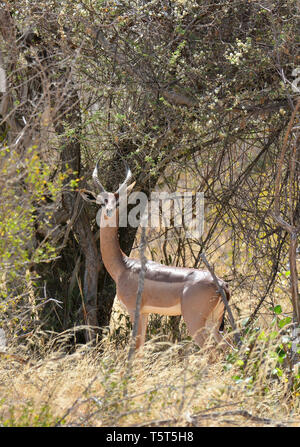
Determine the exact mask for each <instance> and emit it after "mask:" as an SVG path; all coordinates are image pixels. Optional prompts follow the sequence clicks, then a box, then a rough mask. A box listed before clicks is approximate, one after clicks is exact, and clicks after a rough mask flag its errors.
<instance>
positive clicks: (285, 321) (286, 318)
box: [278, 317, 292, 329]
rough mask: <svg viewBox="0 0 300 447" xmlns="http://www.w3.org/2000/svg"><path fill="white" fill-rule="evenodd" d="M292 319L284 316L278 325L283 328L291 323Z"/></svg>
mask: <svg viewBox="0 0 300 447" xmlns="http://www.w3.org/2000/svg"><path fill="white" fill-rule="evenodd" d="M291 321H292V319H291V317H285V318H282V320H279V321H278V326H279V327H280V329H282V328H283V327H284V326H286V325H287V324H289V323H290V322H291Z"/></svg>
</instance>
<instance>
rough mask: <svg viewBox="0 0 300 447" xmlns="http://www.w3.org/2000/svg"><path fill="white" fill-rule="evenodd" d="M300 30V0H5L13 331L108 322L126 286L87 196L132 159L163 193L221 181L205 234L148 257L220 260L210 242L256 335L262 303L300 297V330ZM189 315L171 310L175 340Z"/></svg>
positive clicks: (5, 230)
mask: <svg viewBox="0 0 300 447" xmlns="http://www.w3.org/2000/svg"><path fill="white" fill-rule="evenodd" d="M298 26H299V10H298V9H297V2H295V1H293V0H289V1H271V0H264V1H260V2H257V1H236V0H234V1H228V2H223V1H222V2H220V1H215V0H212V1H210V2H207V1H202V0H199V1H179V0H178V1H172V2H170V1H167V0H161V1H159V0H154V1H132V2H128V1H97V0H83V1H78V0H75V1H72V2H70V1H61V0H60V1H54V0H51V1H47V2H43V1H30V2H28V1H25V0H14V1H10V0H6V1H3V2H1V10H0V31H1V40H0V49H1V57H0V63H1V67H2V71H3V72H4V73H5V78H6V89H5V91H3V92H2V93H1V94H0V95H1V110H0V114H1V116H0V118H1V123H0V126H1V135H0V137H1V151H0V166H1V178H0V184H1V188H0V199H1V204H0V235H1V240H0V293H1V303H0V305H1V313H0V318H1V325H2V327H3V328H5V331H6V332H7V334H8V336H13V335H14V336H15V337H19V338H18V339H19V340H23V339H26V337H28V336H29V335H30V334H31V333H32V331H34V330H35V329H37V328H42V329H43V330H48V331H49V330H50V331H55V332H62V331H64V330H66V329H68V328H71V327H73V326H74V325H79V324H82V323H84V324H90V325H92V326H94V327H99V328H102V327H104V326H107V325H108V324H109V321H110V315H111V309H112V305H113V300H114V296H115V288H114V283H113V282H112V280H111V279H110V277H109V275H108V274H107V273H106V271H105V269H104V266H103V264H102V261H101V255H100V252H99V232H98V227H97V225H96V222H95V215H96V211H97V210H96V208H95V209H94V208H88V207H86V205H85V204H84V203H83V201H82V200H81V199H80V197H79V194H78V188H80V187H88V188H90V189H91V186H90V185H89V184H90V180H91V172H92V169H93V167H94V164H95V160H96V159H97V158H98V157H99V156H100V157H101V163H100V173H101V182H102V183H103V184H104V185H105V187H106V188H107V189H108V190H110V189H114V188H115V189H116V188H117V185H118V184H119V182H120V181H121V180H123V176H124V172H123V171H124V169H123V163H122V160H123V159H126V161H127V162H128V164H129V165H130V167H131V169H132V171H133V175H134V178H135V179H136V180H137V187H136V188H137V190H142V191H144V192H146V193H147V194H148V195H149V194H150V192H151V191H153V190H154V189H155V188H156V189H157V190H159V189H167V188H168V189H169V190H170V191H175V190H184V191H186V190H189V191H193V192H200V191H201V192H204V197H205V232H204V235H203V237H202V238H201V239H199V240H198V239H197V240H192V239H186V238H185V237H184V233H182V232H179V231H178V230H176V231H175V229H166V230H164V231H163V232H162V233H161V234H160V233H159V232H152V233H151V234H150V233H149V235H148V255H149V256H152V258H153V259H155V260H156V261H159V262H164V263H168V264H174V265H186V266H195V267H202V268H203V266H202V265H201V262H200V254H201V252H203V251H205V252H206V254H207V257H208V258H209V259H210V260H211V262H213V263H214V265H215V270H216V272H217V273H218V275H219V276H223V277H224V278H225V279H226V280H227V281H228V282H229V284H230V288H231V291H232V295H233V299H232V305H233V310H234V312H235V314H236V315H238V316H240V315H241V316H243V317H245V318H246V320H244V325H245V328H247V327H248V326H250V325H251V324H253V323H254V322H255V319H256V317H257V316H258V314H259V313H260V314H261V315H264V314H266V313H268V314H273V315H276V309H277V312H278V309H279V308H278V305H279V306H280V305H281V304H282V303H283V299H284V298H286V297H288V300H290V303H291V305H289V306H287V307H284V306H283V307H284V309H283V310H284V312H285V315H286V316H287V318H289V320H287V321H288V322H290V321H292V320H291V318H292V316H293V315H294V318H295V321H298V323H299V297H298V290H297V269H296V267H295V262H296V261H295V259H296V247H297V238H298V237H299V222H300V195H299V172H300V171H299V169H300V167H299V140H298V128H299V117H298V113H297V104H298V103H297V98H298V96H299V92H297V89H296V88H295V86H294V87H293V84H292V83H293V81H294V80H295V76H293V70H294V69H295V68H297V67H299V66H300V55H299V32H298V31H299V29H298ZM135 241H136V242H135ZM137 241H138V238H137V239H136V229H133V228H131V229H127V228H126V229H122V230H121V231H120V244H121V246H122V249H123V250H124V251H125V252H126V253H130V251H131V249H132V248H134V247H136V246H137V243H138V242H137ZM288 263H289V264H288ZM291 266H292V268H291ZM291 284H292V291H291ZM241 297H243V299H242V301H241V300H240V298H241ZM235 298H236V299H235ZM276 306H277V307H276ZM274 309H275V310H274ZM178 324H179V322H178V319H177V320H176V319H175V320H174V319H173V320H171V324H170V328H171V329H170V328H169V329H170V330H171V333H172V336H173V338H176V337H177V338H178V337H179V338H180V335H178V333H177V332H178ZM159 326H161V322H160V320H159V322H157V320H155V319H154V320H153V331H155V328H157V327H159ZM99 330H100V329H99ZM172 331H173V332H172ZM176 331H177V332H176ZM176 333H177V335H176ZM82 335H84V336H85V339H86V340H89V337H90V336H89V332H86V333H83V334H82ZM98 335H99V336H100V337H101V332H99V334H98Z"/></svg>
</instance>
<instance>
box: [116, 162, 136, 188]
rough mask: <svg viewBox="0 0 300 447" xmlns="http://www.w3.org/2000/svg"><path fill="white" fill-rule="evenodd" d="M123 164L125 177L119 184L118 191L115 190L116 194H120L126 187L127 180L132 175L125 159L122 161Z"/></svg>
mask: <svg viewBox="0 0 300 447" xmlns="http://www.w3.org/2000/svg"><path fill="white" fill-rule="evenodd" d="M124 164H125V168H126V178H125V180H124V182H123V183H122V185H120V187H119V189H118V191H116V194H121V192H122V191H123V190H124V188H126V186H127V183H128V182H129V180H130V179H131V177H132V173H131V170H130V168H129V166H128V164H127V163H126V161H124Z"/></svg>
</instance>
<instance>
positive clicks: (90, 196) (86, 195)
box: [79, 189, 97, 203]
mask: <svg viewBox="0 0 300 447" xmlns="http://www.w3.org/2000/svg"><path fill="white" fill-rule="evenodd" d="M79 194H80V195H81V197H82V198H83V200H85V201H86V202H92V203H96V198H97V196H96V194H94V193H93V192H91V191H88V190H87V189H80V190H79Z"/></svg>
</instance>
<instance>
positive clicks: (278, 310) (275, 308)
mask: <svg viewBox="0 0 300 447" xmlns="http://www.w3.org/2000/svg"><path fill="white" fill-rule="evenodd" d="M273 311H274V312H275V314H276V315H280V314H281V313H282V308H281V306H280V304H278V306H275V307H274V308H273Z"/></svg>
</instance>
